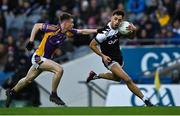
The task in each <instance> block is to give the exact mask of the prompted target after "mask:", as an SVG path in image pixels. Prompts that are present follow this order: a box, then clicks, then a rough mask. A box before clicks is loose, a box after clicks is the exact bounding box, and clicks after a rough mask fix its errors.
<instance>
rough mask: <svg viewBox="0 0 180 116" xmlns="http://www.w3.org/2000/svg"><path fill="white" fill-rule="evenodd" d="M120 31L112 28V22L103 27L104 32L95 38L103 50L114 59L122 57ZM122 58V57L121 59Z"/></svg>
mask: <svg viewBox="0 0 180 116" xmlns="http://www.w3.org/2000/svg"><path fill="white" fill-rule="evenodd" d="M120 36H121V35H120V33H119V31H118V29H112V28H111V25H110V22H109V23H108V24H107V25H106V27H104V28H103V31H102V33H98V34H97V35H96V38H95V40H96V41H97V42H98V43H99V45H100V49H101V52H102V53H103V54H105V55H107V56H109V57H110V58H111V59H112V60H117V59H119V58H122V53H121V50H120V45H119V41H120ZM121 60H122V59H121Z"/></svg>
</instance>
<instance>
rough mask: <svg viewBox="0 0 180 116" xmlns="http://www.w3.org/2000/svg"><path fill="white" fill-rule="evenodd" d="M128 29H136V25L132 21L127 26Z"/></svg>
mask: <svg viewBox="0 0 180 116" xmlns="http://www.w3.org/2000/svg"><path fill="white" fill-rule="evenodd" d="M127 29H128V30H130V31H135V30H136V27H135V26H134V25H133V24H132V23H130V25H129V26H128V27H127Z"/></svg>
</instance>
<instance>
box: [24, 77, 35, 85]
mask: <svg viewBox="0 0 180 116" xmlns="http://www.w3.org/2000/svg"><path fill="white" fill-rule="evenodd" d="M32 82H33V79H31V78H28V79H25V83H26V84H31V83H32Z"/></svg>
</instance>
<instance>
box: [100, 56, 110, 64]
mask: <svg viewBox="0 0 180 116" xmlns="http://www.w3.org/2000/svg"><path fill="white" fill-rule="evenodd" d="M102 59H103V61H104V63H105V64H109V62H111V58H110V57H109V56H106V55H103V57H102Z"/></svg>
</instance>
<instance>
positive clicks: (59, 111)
mask: <svg viewBox="0 0 180 116" xmlns="http://www.w3.org/2000/svg"><path fill="white" fill-rule="evenodd" d="M28 114H29V115H30V114H31V115H180V107H44V108H33V107H25V108H0V115H28Z"/></svg>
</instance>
